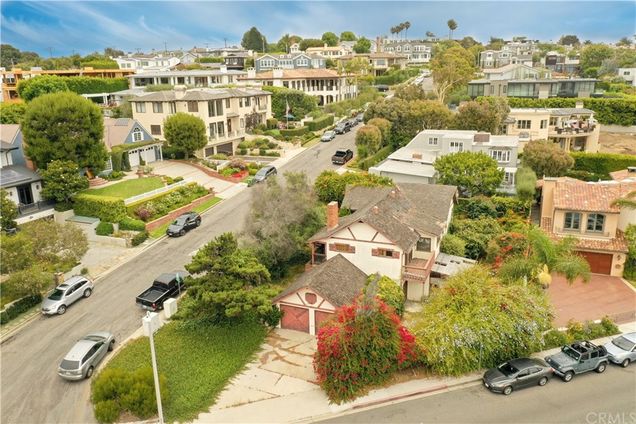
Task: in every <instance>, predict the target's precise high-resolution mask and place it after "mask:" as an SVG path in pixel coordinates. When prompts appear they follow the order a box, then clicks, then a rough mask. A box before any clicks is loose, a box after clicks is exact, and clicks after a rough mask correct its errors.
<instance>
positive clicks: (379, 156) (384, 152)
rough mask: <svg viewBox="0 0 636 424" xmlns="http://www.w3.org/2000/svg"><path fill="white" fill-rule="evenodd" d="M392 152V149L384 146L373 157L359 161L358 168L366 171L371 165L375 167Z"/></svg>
mask: <svg viewBox="0 0 636 424" xmlns="http://www.w3.org/2000/svg"><path fill="white" fill-rule="evenodd" d="M392 152H393V148H392V147H391V146H384V147H383V148H381V149H380V150H378V151H377V152H376V153H375V154H374V155H372V156H369V157H367V158H365V159H363V160H361V161H358V168H360V169H362V170H364V171H366V170H367V169H369V168H371V167H372V166H373V165H376V164H378V163H380V162H382V161H383V160H384V159H386V158H387V157H388V156H389V155H390V154H391V153H392Z"/></svg>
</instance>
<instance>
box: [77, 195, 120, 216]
mask: <svg viewBox="0 0 636 424" xmlns="http://www.w3.org/2000/svg"><path fill="white" fill-rule="evenodd" d="M73 210H74V211H75V215H80V216H93V217H96V218H99V219H101V220H102V221H107V222H119V221H121V220H122V219H124V218H126V215H127V210H126V205H125V204H124V200H123V199H120V198H118V197H110V196H95V195H94V194H86V193H82V194H78V195H77V196H75V201H74V206H73Z"/></svg>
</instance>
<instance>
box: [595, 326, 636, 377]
mask: <svg viewBox="0 0 636 424" xmlns="http://www.w3.org/2000/svg"><path fill="white" fill-rule="evenodd" d="M603 347H604V348H605V350H606V351H607V353H608V354H609V356H608V358H609V360H610V362H613V363H615V364H618V365H620V366H621V367H623V368H626V367H628V366H629V364H630V362H634V361H636V332H634V333H625V334H621V335H620V336H618V337H617V338H615V339H614V340H612V341H611V342H608V343H605V344H604V345H603Z"/></svg>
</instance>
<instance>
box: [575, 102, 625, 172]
mask: <svg viewBox="0 0 636 424" xmlns="http://www.w3.org/2000/svg"><path fill="white" fill-rule="evenodd" d="M635 113H636V111H635ZM570 155H572V157H573V158H574V167H573V170H575V171H586V172H589V173H592V174H597V176H601V177H603V179H607V178H609V173H610V172H614V171H620V170H622V169H627V167H628V166H636V156H633V155H620V154H614V153H582V152H581V153H578V152H577V153H570Z"/></svg>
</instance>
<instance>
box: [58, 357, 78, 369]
mask: <svg viewBox="0 0 636 424" xmlns="http://www.w3.org/2000/svg"><path fill="white" fill-rule="evenodd" d="M60 368H62V369H63V370H76V369H78V368H79V361H68V360H66V359H63V360H62V363H61V364H60Z"/></svg>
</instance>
